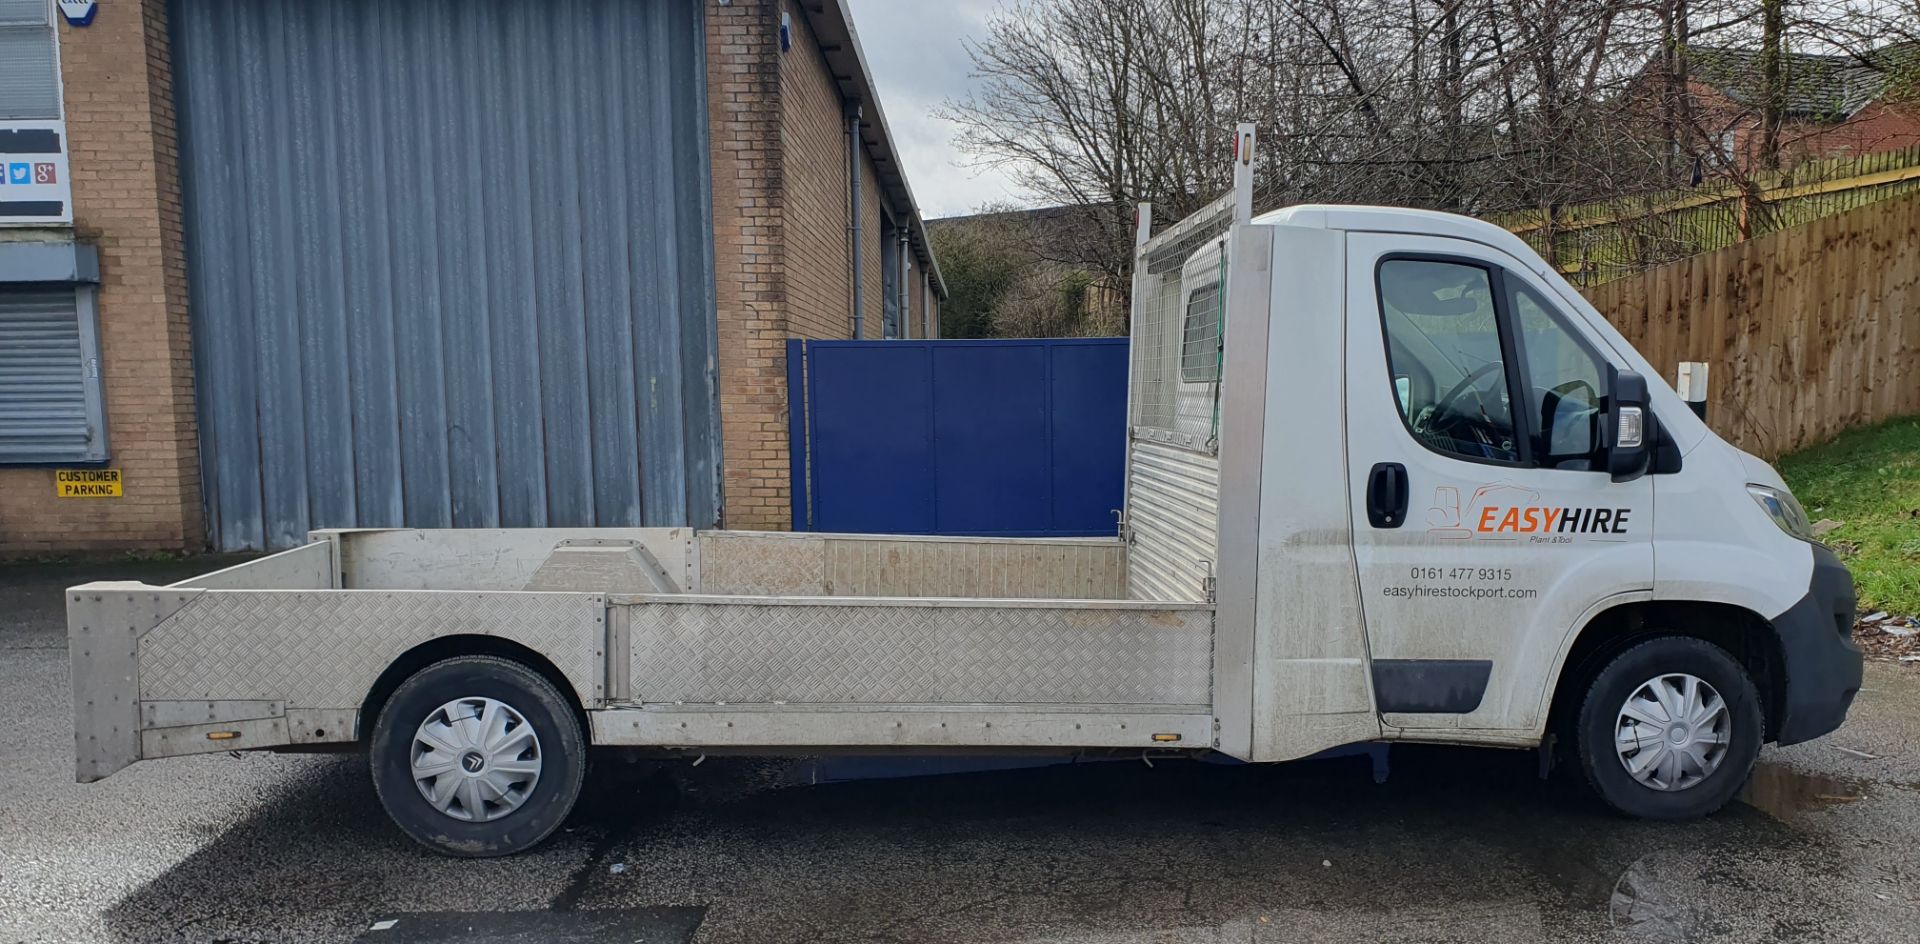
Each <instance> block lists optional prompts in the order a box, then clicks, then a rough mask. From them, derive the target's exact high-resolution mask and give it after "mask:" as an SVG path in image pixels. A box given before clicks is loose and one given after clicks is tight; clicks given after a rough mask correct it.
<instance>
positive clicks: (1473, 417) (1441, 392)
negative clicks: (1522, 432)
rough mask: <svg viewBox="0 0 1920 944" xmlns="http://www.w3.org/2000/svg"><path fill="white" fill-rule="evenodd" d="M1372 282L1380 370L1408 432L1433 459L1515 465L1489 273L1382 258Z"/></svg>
mask: <svg viewBox="0 0 1920 944" xmlns="http://www.w3.org/2000/svg"><path fill="white" fill-rule="evenodd" d="M1378 281H1379V290H1380V317H1381V320H1382V322H1383V323H1384V324H1385V326H1386V338H1387V364H1388V368H1389V370H1390V371H1391V373H1392V377H1393V387H1394V391H1393V392H1394V396H1395V397H1396V399H1397V402H1398V403H1399V406H1400V415H1401V418H1402V419H1403V420H1405V421H1406V424H1407V429H1408V430H1410V431H1411V432H1412V433H1413V435H1414V437H1415V438H1417V439H1419V440H1420V441H1421V442H1422V443H1424V444H1425V445H1426V446H1427V447H1428V448H1430V449H1433V450H1435V451H1437V452H1442V453H1447V454H1451V455H1457V456H1460V457H1462V458H1465V459H1471V460H1475V461H1480V462H1499V463H1518V462H1520V461H1521V458H1522V455H1521V451H1520V444H1519V436H1518V434H1517V433H1516V432H1515V427H1514V417H1513V409H1512V405H1511V403H1510V402H1509V394H1508V391H1509V389H1510V387H1509V385H1508V379H1507V363H1506V357H1505V356H1504V354H1503V353H1502V346H1501V343H1500V330H1501V328H1500V318H1499V316H1498V314H1497V312H1496V310H1495V301H1494V291H1493V278H1492V274H1491V273H1490V272H1489V271H1488V270H1487V269H1485V268H1482V267H1480V266H1475V265H1467V264H1464V263H1457V262H1439V261H1432V260H1427V259H1389V260H1387V261H1385V262H1382V263H1381V264H1380V268H1379V274H1378Z"/></svg>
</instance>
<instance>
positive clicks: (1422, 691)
mask: <svg viewBox="0 0 1920 944" xmlns="http://www.w3.org/2000/svg"><path fill="white" fill-rule="evenodd" d="M1243 135H1244V137H1243V139H1242V140H1243V146H1242V147H1241V149H1240V159H1239V160H1238V161H1237V163H1238V167H1237V186H1236V188H1235V191H1234V192H1233V193H1231V194H1229V195H1228V196H1227V197H1225V198H1223V199H1222V200H1221V201H1218V202H1217V203H1216V204H1214V205H1212V206H1210V207H1208V208H1207V209H1206V210H1203V211H1202V212H1201V213H1200V214H1197V215H1196V216H1195V217H1193V218H1190V219H1188V220H1186V221H1183V222H1181V223H1179V224H1176V225H1174V226H1172V227H1169V228H1168V229H1167V231H1166V232H1164V233H1162V234H1160V235H1159V236H1155V237H1153V238H1147V235H1146V234H1147V232H1148V230H1149V229H1150V227H1149V225H1148V222H1147V220H1146V216H1147V213H1146V212H1145V210H1144V208H1143V213H1142V217H1143V219H1142V222H1141V226H1140V230H1141V239H1140V242H1139V250H1138V251H1139V257H1138V260H1137V266H1136V276H1135V279H1136V283H1135V286H1134V313H1133V325H1132V354H1131V356H1132V360H1133V364H1132V375H1131V381H1130V394H1129V398H1130V406H1129V427H1130V428H1129V431H1128V468H1127V478H1126V481H1127V495H1126V507H1125V509H1124V515H1123V518H1122V524H1121V527H1120V534H1119V535H1118V536H1117V537H1116V538H1114V539H1101V540H1084V539H1079V540H1002V539H980V538H945V537H906V536H862V535H832V534H780V533H747V532H730V531H692V530H686V529H673V528H636V529H606V528H603V529H540V530H467V531H460V530H343V531H319V532H315V533H314V534H313V535H312V539H311V543H309V544H306V545H305V546H302V547H298V548H294V549H292V550H287V551H284V552H281V553H278V554H274V555H272V556H269V557H264V558H261V559H259V560H255V561H253V562H250V563H246V564H243V565H240V566H237V567H233V568H229V569H226V570H221V571H218V572H215V573H211V574H207V575H205V576H202V577H197V578H194V579H191V580H186V581H182V582H180V583H177V584H173V585H170V586H147V585H143V584H138V583H122V582H103V583H90V584H86V585H83V586H78V587H74V588H73V589H72V590H71V591H69V593H68V613H69V620H70V626H69V639H70V646H71V651H72V664H73V689H74V720H75V755H76V763H77V776H78V778H79V779H80V780H82V781H94V780H99V779H100V778H103V777H106V776H108V775H110V774H112V773H114V772H115V771H117V770H120V769H121V768H123V767H125V766H127V765H128V764H131V763H134V762H135V761H142V760H152V759H157V758H162V757H172V756H178V755H185V754H195V753H203V752H215V751H230V750H240V749H256V748H268V749H316V748H320V747H322V746H326V745H352V744H355V743H358V744H361V745H364V746H365V747H366V749H367V750H368V751H369V752H370V759H371V768H372V772H373V778H374V783H375V786H376V788H377V789H378V792H379V795H380V797H381V800H382V802H383V803H384V804H385V806H386V808H387V810H388V811H389V813H390V814H391V815H392V816H393V818H394V820H395V821H396V823H398V824H399V826H400V827H401V828H402V829H403V830H404V831H405V832H407V833H408V834H409V835H411V836H412V837H414V838H415V839H417V840H419V841H421V842H423V843H425V844H427V845H428V846H431V847H433V848H435V849H438V850H441V851H443V852H446V853H449V854H454V855H469V856H481V855H499V854H506V853H512V852H516V851H519V850H522V849H525V848H527V847H529V846H531V845H533V844H535V843H538V842H539V841H540V840H542V839H543V838H545V837H546V836H547V835H548V834H549V833H551V832H552V831H553V830H554V829H555V828H556V827H557V826H558V825H559V824H560V823H561V821H562V820H563V819H564V818H565V817H566V815H567V813H568V811H569V810H570V809H571V808H572V806H573V803H574V800H575V798H576V796H577V795H578V793H579V790H580V787H581V781H582V779H583V777H584V775H585V754H586V749H587V747H588V746H589V745H595V746H613V747H629V748H643V749H650V750H654V751H662V752H683V753H685V754H689V755H691V754H705V753H723V752H734V753H748V754H766V755H789V756H805V755H818V754H823V753H832V752H841V753H854V754H885V753H907V752H911V753H921V754H925V753H930V752H931V753H967V752H988V753H992V754H997V755H1007V754H1020V753H1032V754H1048V755H1060V754H1072V753H1076V752H1107V753H1113V752H1137V753H1140V754H1143V755H1144V754H1146V753H1148V752H1153V753H1154V754H1159V753H1162V752H1193V753H1204V752H1218V753H1219V754H1224V755H1227V756H1230V757H1233V758H1238V759H1240V760H1245V761H1256V762H1265V761H1285V760H1290V759H1295V758H1301V757H1307V756H1310V755H1313V754H1316V753H1319V752H1323V751H1327V750H1329V749H1334V748H1340V747H1343V746H1350V745H1356V744H1367V743H1375V742H1396V741H1423V742H1443V743H1452V744H1479V745H1497V746H1505V747H1514V748H1526V747H1536V746H1542V745H1547V746H1549V747H1557V749H1558V750H1559V751H1560V753H1561V754H1562V755H1563V756H1566V757H1567V758H1569V759H1570V760H1572V761H1574V762H1576V763H1577V764H1578V766H1579V767H1580V768H1581V770H1582V772H1583V773H1584V776H1585V778H1586V779H1587V781H1588V782H1589V783H1590V784H1591V785H1592V786H1593V788H1594V789H1595V791H1596V792H1597V793H1598V794H1599V796H1600V797H1601V798H1602V799H1604V800H1605V801H1606V802H1607V803H1609V804H1611V805H1612V806H1614V807H1616V808H1618V809H1619V810H1622V811H1624V812H1627V813H1630V814H1635V815H1640V816H1651V817H1669V818H1672V817H1689V816H1698V815H1703V814H1706V813H1710V812H1712V811H1714V810H1716V809H1718V808H1719V807H1721V806H1722V805H1723V804H1725V803H1726V802H1728V800H1729V799H1730V798H1731V797H1732V796H1733V795H1734V794H1735V792H1736V791H1737V790H1738V789H1739V788H1740V786H1741V785H1742V784H1743V782H1744V781H1745V780H1746V778H1747V776H1748V773H1749V771H1750V769H1751V766H1752V764H1753V762H1754V758H1755V756H1756V754H1757V752H1758V751H1759V748H1760V746H1761V744H1762V743H1763V742H1767V741H1777V742H1781V743H1791V742H1796V741H1803V740H1807V739H1809V738H1813V737H1817V736H1819V735H1821V734H1824V733H1826V732H1828V731H1830V730H1832V729H1834V728H1835V727H1836V726H1838V725H1839V724H1840V723H1841V721H1842V720H1843V718H1844V717H1845V714H1846V711H1847V708H1848V706H1849V704H1850V702H1851V700H1852V698H1853V696H1854V694H1855V692H1857V691H1858V689H1859V687H1860V679H1861V658H1860V653H1859V651H1858V650H1857V649H1856V648H1854V646H1853V644H1852V643H1851V641H1850V637H1849V630H1850V628H1851V625H1852V621H1853V609H1854V598H1853V589H1852V582H1851V579H1850V577H1849V576H1848V574H1847V572H1846V570H1845V569H1844V568H1843V567H1842V566H1841V565H1840V564H1839V563H1838V561H1837V560H1836V559H1835V558H1834V557H1833V555H1832V554H1830V553H1829V552H1828V551H1827V550H1826V549H1825V548H1823V547H1821V546H1820V545H1819V544H1817V543H1815V542H1814V541H1813V540H1812V537H1811V535H1810V533H1809V532H1808V526H1807V522H1806V517H1805V514H1804V512H1803V511H1802V510H1801V509H1800V508H1799V506H1798V504H1797V503H1796V502H1795V501H1794V499H1793V498H1792V496H1791V495H1790V494H1789V493H1788V491H1787V488H1786V485H1785V484H1784V483H1783V482H1782V481H1781V479H1780V477H1779V476H1778V475H1777V474H1776V473H1775V472H1774V470H1773V469H1771V468H1769V467H1768V466H1767V465H1766V464H1765V463H1764V462H1761V461H1759V460H1757V459H1755V458H1753V457H1751V456H1749V455H1746V454H1745V453H1742V452H1741V451H1739V450H1737V449H1735V448H1734V447H1732V446H1731V445H1729V444H1727V443H1726V442H1724V441H1723V440H1721V439H1720V438H1718V437H1717V436H1715V435H1714V434H1713V433H1712V432H1711V431H1709V430H1708V428H1707V427H1706V425H1705V424H1704V423H1703V422H1701V420H1700V419H1699V418H1698V417H1696V416H1695V414H1694V413H1693V412H1692V410H1691V409H1690V408H1689V406H1688V404H1687V403H1685V402H1683V401H1682V400H1681V399H1680V398H1679V397H1678V396H1677V395H1676V394H1675V393H1674V392H1673V391H1672V390H1671V389H1670V388H1668V387H1667V386H1666V385H1665V384H1664V383H1662V382H1661V381H1660V380H1659V378H1658V374H1657V372H1656V371H1655V370H1654V369H1653V367H1652V366H1651V365H1649V364H1648V363H1647V362H1646V361H1645V360H1644V359H1642V358H1641V357H1640V355H1639V354H1638V353H1636V352H1635V351H1634V350H1633V349H1632V347H1630V346H1629V345H1628V344H1627V343H1626V341H1625V340H1624V339H1622V338H1621V336H1620V335H1619V334H1618V333H1617V332H1616V331H1614V329H1613V328H1611V327H1610V326H1608V324H1607V322H1606V321H1605V320H1604V319H1603V318H1602V317H1601V316H1600V315H1599V313H1598V312H1596V311H1595V310H1594V309H1593V308H1592V307H1591V306H1589V305H1588V304H1587V303H1586V302H1585V301H1584V300H1582V299H1581V297H1580V295H1579V294H1578V293H1576V292H1575V291H1574V290H1573V289H1572V288H1571V287H1570V286H1568V285H1567V283H1566V282H1564V281H1563V280H1561V279H1560V277H1559V276H1558V275H1557V274H1556V273H1555V272H1553V271H1552V270H1551V269H1550V268H1549V267H1548V266H1547V265H1545V264H1544V263H1543V262H1542V261H1541V260H1540V259H1539V258H1538V257H1537V256H1535V255H1534V254H1533V253H1532V252H1531V251H1529V249H1528V248H1527V247H1526V245H1524V244H1523V243H1522V242H1521V241H1520V240H1518V239H1517V238H1515V237H1514V236H1512V235H1511V234H1509V233H1507V232H1505V231H1504V230H1501V229H1498V228H1496V227H1494V226H1491V225H1489V224H1486V223H1482V222H1478V221H1475V220H1471V219H1466V218H1462V217H1456V216H1450V215H1445V214H1439V213H1431V212H1422V211H1411V210H1396V209H1384V208H1370V207H1346V206H1301V207H1293V208H1290V209H1286V210H1281V211H1278V212H1274V213H1268V214H1265V215H1262V216H1260V217H1257V218H1250V217H1251V214H1250V212H1249V207H1250V199H1249V184H1248V180H1249V179H1250V174H1249V164H1250V158H1251V131H1250V129H1243Z"/></svg>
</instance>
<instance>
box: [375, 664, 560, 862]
mask: <svg viewBox="0 0 1920 944" xmlns="http://www.w3.org/2000/svg"><path fill="white" fill-rule="evenodd" d="M370 755H371V756H370V763H371V766H372V769H373V788H374V792H375V793H377V794H378V795H379V797H380V803H381V805H382V806H385V807H386V809H387V815H389V816H391V817H393V821H394V823H395V824H397V825H399V827H400V829H401V830H402V831H404V832H405V833H406V834H407V835H408V836H411V837H413V838H414V839H415V840H417V841H419V842H420V843H422V844H423V845H426V846H427V847H428V848H431V849H433V850H435V851H436V852H442V853H445V854H447V855H453V856H465V857H474V858H478V857H487V856H502V855H511V854H513V853H516V852H520V851H522V850H525V849H529V848H532V847H533V846H535V845H537V844H538V843H539V842H540V841H541V840H543V839H545V838H547V836H548V835H550V834H551V833H552V832H553V831H554V829H555V828H556V827H558V826H559V825H560V822H561V821H562V820H564V819H566V817H567V813H568V812H569V811H570V810H572V809H573V803H574V800H575V799H577V798H578V797H579V796H580V784H581V781H582V780H583V779H585V776H586V749H585V739H584V738H583V737H582V735H581V732H580V722H579V719H578V718H577V716H576V715H575V714H574V712H573V707H572V706H571V705H570V704H569V703H568V702H567V700H566V699H565V698H564V697H562V696H561V694H560V692H559V691H558V690H557V689H555V688H554V687H553V684H552V683H551V682H548V681H547V680H546V679H545V678H542V677H541V676H540V675H539V674H538V673H536V672H534V671H532V670H531V669H528V668H527V667H525V666H523V665H520V664H519V663H516V662H510V661H508V660H506V659H499V658H495V657H492V656H461V657H459V658H454V659H446V660H443V661H440V662H436V663H434V664H432V665H430V666H427V667H426V668H424V669H421V670H420V671H419V672H417V673H415V674H414V675H413V676H412V677H411V678H409V679H407V680H406V681H405V682H403V683H401V685H400V687H399V688H398V689H396V690H395V691H394V693H393V697H392V698H390V699H388V700H387V704H386V707H385V708H383V709H382V710H381V712H380V720H379V722H378V723H377V724H376V725H375V726H374V730H373V741H372V744H371V746H370Z"/></svg>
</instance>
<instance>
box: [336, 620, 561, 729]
mask: <svg viewBox="0 0 1920 944" xmlns="http://www.w3.org/2000/svg"><path fill="white" fill-rule="evenodd" d="M459 656H494V657H496V658H500V659H505V660H507V661H509V662H516V663H519V664H520V665H523V666H525V667H527V668H529V669H532V670H533V671H534V672H536V673H539V675H540V676H541V677H542V678H545V679H546V680H547V681H548V682H551V683H553V687H554V688H555V689H557V690H558V691H559V692H560V694H561V695H562V696H563V697H565V698H566V700H567V702H568V704H570V705H571V706H572V707H573V712H574V715H575V717H576V718H577V719H578V720H579V722H580V732H581V736H582V737H584V738H585V739H586V741H587V743H588V744H592V743H593V725H592V724H590V723H589V722H588V719H587V710H586V706H585V705H584V704H582V702H581V700H580V693H579V692H577V691H574V688H573V683H572V682H569V681H567V677H566V675H565V674H563V673H562V672H561V671H560V667H559V666H556V665H554V664H553V661H552V660H551V659H548V658H547V657H546V656H543V655H541V654H540V653H538V652H536V651H534V650H533V649H530V648H528V647H526V646H523V645H521V644H519V643H517V642H514V641H513V640H511V639H502V638H500V637H498V636H482V635H477V634H460V635H453V636H440V637H437V638H434V639H429V640H427V641H426V642H423V643H421V644H419V645H417V646H415V647H413V648H412V649H409V650H407V651H406V652H403V653H401V654H400V656H399V657H398V658H396V659H394V660H393V662H392V663H391V664H389V665H388V666H387V667H386V669H385V670H384V671H382V672H381V673H380V677H379V678H376V679H374V682H373V685H372V686H371V687H369V688H368V689H367V697H366V698H365V699H364V700H363V701H361V703H360V713H359V717H358V718H357V719H356V721H355V731H354V739H355V740H357V741H359V742H360V743H362V744H364V743H366V741H367V738H368V737H369V736H370V735H372V734H373V726H374V723H375V722H376V721H377V720H378V719H379V717H380V711H381V709H382V708H385V707H386V704H387V699H389V698H392V697H393V693H394V691H395V690H396V689H398V688H399V687H400V685H401V683H403V682H405V681H406V680H407V679H409V678H412V677H413V674H414V673H416V672H418V671H420V670H421V669H424V668H426V667H427V666H430V665H432V664H434V663H435V662H441V661H444V660H446V659H452V658H456V657H459Z"/></svg>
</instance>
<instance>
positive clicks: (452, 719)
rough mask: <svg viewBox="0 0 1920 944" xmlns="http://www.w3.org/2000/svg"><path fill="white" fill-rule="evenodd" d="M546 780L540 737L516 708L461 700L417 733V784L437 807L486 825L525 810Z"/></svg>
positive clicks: (439, 712) (480, 700) (440, 710)
mask: <svg viewBox="0 0 1920 944" xmlns="http://www.w3.org/2000/svg"><path fill="white" fill-rule="evenodd" d="M539 782H540V737H539V736H538V735H536V734H535V733H534V731H533V725H531V724H529V723H527V719H526V717H525V716H524V715H522V714H520V712H518V711H515V710H514V709H513V707H512V706H511V705H508V704H507V703H505V702H502V701H496V700H495V699H492V698H480V697H473V698H456V699H454V700H453V701H450V702H447V703H446V704H444V705H441V706H440V707H438V708H436V709H434V710H433V711H432V712H430V713H429V714H428V715H427V719H426V720H425V721H422V722H421V723H420V727H419V729H417V730H416V731H414V734H413V783H414V785H415V786H417V787H419V788H420V795H421V796H423V797H426V798H427V802H428V803H431V804H433V808H434V809H437V810H439V811H440V812H442V813H445V814H446V815H448V816H451V817H453V818H454V819H458V820H464V821H467V822H472V823H484V822H487V821H488V820H494V819H499V818H500V817H502V816H505V815H507V814H508V813H511V812H513V811H514V810H517V809H519V808H520V806H521V804H523V803H525V802H527V798H528V797H529V796H532V795H533V788H534V785H535V784H537V783H539Z"/></svg>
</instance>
